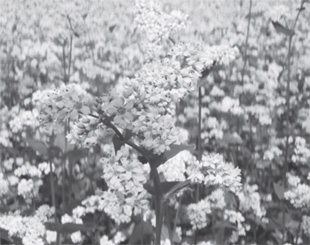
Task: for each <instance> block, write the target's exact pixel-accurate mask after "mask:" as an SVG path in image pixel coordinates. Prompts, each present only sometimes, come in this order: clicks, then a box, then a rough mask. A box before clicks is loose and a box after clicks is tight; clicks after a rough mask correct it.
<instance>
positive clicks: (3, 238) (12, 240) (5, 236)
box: [0, 228, 23, 244]
mask: <svg viewBox="0 0 310 245" xmlns="http://www.w3.org/2000/svg"><path fill="white" fill-rule="evenodd" d="M1 242H6V243H3V244H23V242H22V239H20V238H18V237H13V236H10V235H9V232H8V231H7V230H4V229H2V228H0V243H1Z"/></svg>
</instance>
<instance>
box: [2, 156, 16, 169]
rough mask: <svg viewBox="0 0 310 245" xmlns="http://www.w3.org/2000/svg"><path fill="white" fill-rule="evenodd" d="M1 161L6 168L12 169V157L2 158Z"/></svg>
mask: <svg viewBox="0 0 310 245" xmlns="http://www.w3.org/2000/svg"><path fill="white" fill-rule="evenodd" d="M2 163H3V166H4V168H5V169H6V170H8V171H11V170H12V169H13V164H14V159H13V158H9V159H6V160H4V161H3V162H2Z"/></svg>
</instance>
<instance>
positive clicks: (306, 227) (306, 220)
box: [301, 215, 310, 237]
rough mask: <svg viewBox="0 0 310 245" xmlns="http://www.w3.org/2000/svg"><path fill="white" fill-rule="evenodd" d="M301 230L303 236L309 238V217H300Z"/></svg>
mask: <svg viewBox="0 0 310 245" xmlns="http://www.w3.org/2000/svg"><path fill="white" fill-rule="evenodd" d="M301 228H302V230H303V231H304V233H305V235H306V236H308V237H310V217H309V216H306V215H304V216H302V224H301Z"/></svg>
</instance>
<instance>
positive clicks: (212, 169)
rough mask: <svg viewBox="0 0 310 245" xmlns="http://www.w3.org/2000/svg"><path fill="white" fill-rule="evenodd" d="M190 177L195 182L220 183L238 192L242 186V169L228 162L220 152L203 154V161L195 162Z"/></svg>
mask: <svg viewBox="0 0 310 245" xmlns="http://www.w3.org/2000/svg"><path fill="white" fill-rule="evenodd" d="M190 171H191V172H190V176H189V178H190V179H191V181H193V182H194V183H203V184H205V185H220V186H224V187H226V188H228V189H230V190H231V191H233V192H236V191H237V190H239V189H240V186H241V176H240V169H239V168H235V167H234V166H233V164H231V163H226V162H225V161H224V159H223V157H222V156H220V155H218V154H210V155H203V156H202V160H201V162H200V163H199V162H196V163H195V164H193V166H192V169H191V170H190Z"/></svg>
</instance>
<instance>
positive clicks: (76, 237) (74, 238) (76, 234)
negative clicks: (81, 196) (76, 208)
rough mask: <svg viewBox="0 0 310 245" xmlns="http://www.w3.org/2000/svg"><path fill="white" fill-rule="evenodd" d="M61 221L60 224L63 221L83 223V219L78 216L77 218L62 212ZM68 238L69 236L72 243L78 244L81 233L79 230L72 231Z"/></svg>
mask: <svg viewBox="0 0 310 245" xmlns="http://www.w3.org/2000/svg"><path fill="white" fill-rule="evenodd" d="M61 223H62V224H65V223H75V224H83V220H82V219H80V218H77V217H71V216H69V215H68V214H64V215H63V216H62V217H61ZM70 238H71V240H72V242H73V243H78V244H80V243H81V242H82V234H81V232H80V231H76V232H73V233H72V234H71V235H70Z"/></svg>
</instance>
